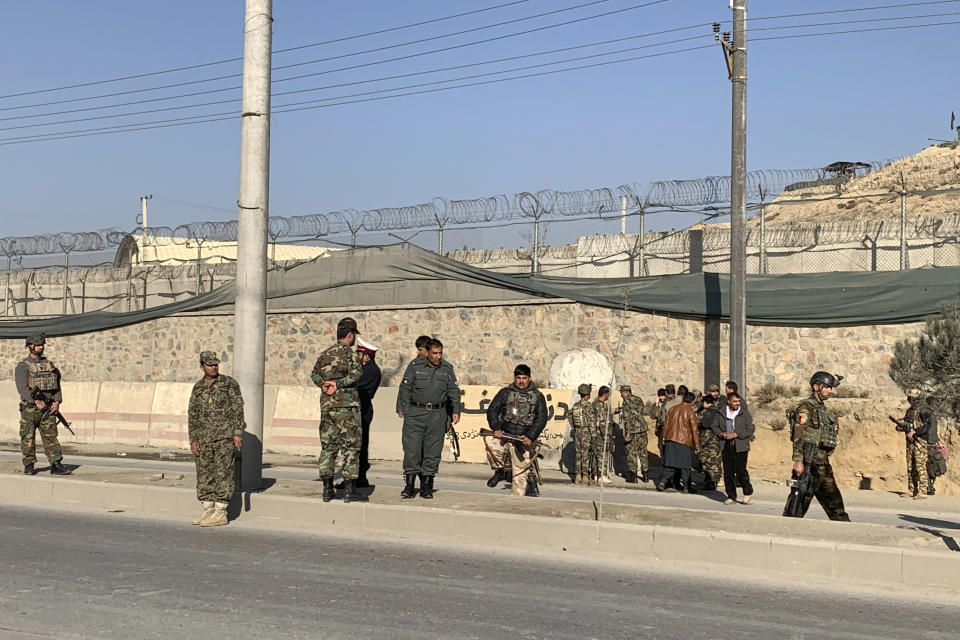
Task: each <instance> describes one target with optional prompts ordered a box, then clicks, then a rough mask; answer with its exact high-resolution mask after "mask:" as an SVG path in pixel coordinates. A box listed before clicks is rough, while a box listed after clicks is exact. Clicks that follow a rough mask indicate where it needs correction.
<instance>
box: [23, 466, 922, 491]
mask: <svg viewBox="0 0 960 640" xmlns="http://www.w3.org/2000/svg"><path fill="white" fill-rule="evenodd" d="M23 475H25V476H35V475H37V470H36V469H34V468H33V463H32V462H31V463H30V464H25V465H23ZM931 486H933V485H931Z"/></svg>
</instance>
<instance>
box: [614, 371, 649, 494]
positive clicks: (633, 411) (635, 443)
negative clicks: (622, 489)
mask: <svg viewBox="0 0 960 640" xmlns="http://www.w3.org/2000/svg"><path fill="white" fill-rule="evenodd" d="M620 397H621V398H623V403H622V404H621V405H620V406H619V407H617V408H616V410H615V411H614V413H616V414H619V415H620V430H621V431H622V432H623V442H624V444H626V454H627V477H626V481H627V482H629V483H631V484H636V482H637V468H638V467H637V463H638V462H639V463H640V464H639V469H640V480H641V481H642V482H646V481H647V471H648V470H649V469H648V467H647V465H648V464H649V463H648V461H647V421H646V420H645V419H644V417H643V400H641V399H640V398H638V397H637V396H635V395H633V392H632V390H631V389H630V385H628V384H622V385H620Z"/></svg>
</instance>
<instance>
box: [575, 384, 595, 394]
mask: <svg viewBox="0 0 960 640" xmlns="http://www.w3.org/2000/svg"><path fill="white" fill-rule="evenodd" d="M591 391H593V387H592V386H590V385H589V384H582V385H580V386H579V387H577V393H579V394H580V395H582V396H588V395H590V392H591Z"/></svg>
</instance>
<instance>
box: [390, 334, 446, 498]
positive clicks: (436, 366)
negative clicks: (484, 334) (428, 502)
mask: <svg viewBox="0 0 960 640" xmlns="http://www.w3.org/2000/svg"><path fill="white" fill-rule="evenodd" d="M426 348H427V358H426V360H421V359H420V358H416V359H414V361H413V362H411V363H410V364H409V366H407V370H406V371H405V372H404V374H403V380H402V381H401V382H400V388H399V390H398V391H397V415H398V416H400V417H401V418H403V430H402V432H401V443H402V444H403V478H404V482H405V484H404V487H403V490H402V491H401V492H400V496H401V497H402V498H412V497H413V496H414V495H415V493H416V489H415V486H414V485H415V483H416V480H417V476H419V477H420V497H421V498H427V499H429V498H433V477H434V476H435V475H437V471H438V470H439V468H440V455H441V454H442V452H443V438H444V434H445V433H446V428H447V407H448V406H449V408H450V414H451V415H450V421H451V422H452V423H453V424H457V423H458V422H460V410H461V405H460V387H459V386H458V385H457V376H456V374H455V373H454V371H453V366H451V365H450V363H449V362H447V361H445V360H444V359H443V343H442V342H440V341H439V340H437V339H433V338H432V339H431V340H430V342H428V343H427V345H426Z"/></svg>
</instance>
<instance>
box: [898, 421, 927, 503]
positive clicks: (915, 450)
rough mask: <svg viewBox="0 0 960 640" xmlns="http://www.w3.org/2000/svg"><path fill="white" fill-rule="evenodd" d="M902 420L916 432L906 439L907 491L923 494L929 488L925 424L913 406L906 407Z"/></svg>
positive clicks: (913, 493)
mask: <svg viewBox="0 0 960 640" xmlns="http://www.w3.org/2000/svg"><path fill="white" fill-rule="evenodd" d="M903 422H904V423H905V424H908V425H910V426H911V427H912V428H913V430H914V431H915V432H916V434H915V435H914V438H913V440H907V492H908V493H910V494H912V495H915V496H916V495H921V496H925V495H926V494H927V491H928V490H929V488H930V487H929V474H928V473H927V457H928V454H929V447H930V445H929V443H928V442H927V439H926V435H927V431H926V428H925V426H924V425H921V423H920V417H919V415H918V411H917V409H916V408H915V407H910V408H909V409H907V412H906V414H905V415H904V416H903Z"/></svg>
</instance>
